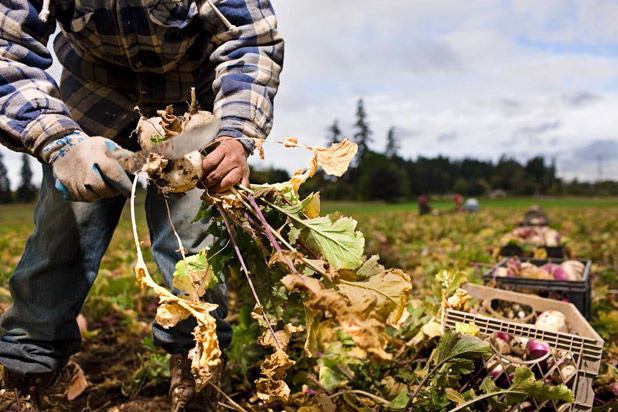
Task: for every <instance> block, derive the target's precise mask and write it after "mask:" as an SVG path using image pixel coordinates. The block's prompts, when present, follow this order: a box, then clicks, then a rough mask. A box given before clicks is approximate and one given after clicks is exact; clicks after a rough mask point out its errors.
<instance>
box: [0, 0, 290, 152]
mask: <svg viewBox="0 0 618 412" xmlns="http://www.w3.org/2000/svg"><path fill="white" fill-rule="evenodd" d="M51 4H52V8H51V15H50V18H49V19H48V21H47V22H43V21H42V20H41V19H40V18H39V17H38V14H39V12H40V10H41V4H40V1H39V0H0V107H1V110H0V142H1V143H2V144H4V145H5V146H8V147H9V148H11V149H13V150H17V151H27V152H30V153H32V154H34V155H36V156H39V158H41V160H43V161H46V160H47V159H45V156H42V148H44V147H45V146H46V145H49V144H50V143H51V142H53V141H54V140H56V139H58V138H60V137H62V136H64V135H66V134H67V133H69V132H71V131H73V130H83V131H84V132H85V133H87V134H89V135H99V136H104V137H107V138H110V139H116V138H117V137H118V135H119V133H121V132H122V131H125V130H126V129H127V128H128V127H130V126H131V125H133V124H134V123H135V121H136V120H137V119H138V117H139V114H138V113H137V112H136V111H135V110H134V108H135V106H138V107H139V108H140V111H141V113H142V114H148V115H150V114H152V113H153V111H154V110H155V109H161V108H163V107H164V106H165V105H167V104H173V103H176V104H179V103H182V104H183V105H182V107H181V109H182V110H180V111H184V109H186V106H184V103H185V102H187V101H188V100H189V94H190V88H191V87H196V91H197V95H198V101H199V103H200V104H201V106H202V107H203V108H204V109H206V110H212V111H213V112H214V113H215V115H216V116H217V117H219V118H220V119H221V129H220V132H219V135H220V136H222V135H225V136H232V137H236V138H241V137H254V138H265V137H266V136H267V135H268V133H269V132H270V129H271V127H272V120H273V107H272V105H273V99H274V96H275V94H276V92H277V88H278V85H279V73H280V71H281V66H282V61H283V40H282V39H281V38H280V36H279V35H278V33H277V30H276V25H277V22H276V18H275V15H274V12H273V10H272V7H271V4H270V1H269V0H224V1H221V2H218V4H217V5H216V7H217V8H218V11H220V12H221V13H222V14H223V16H225V17H226V18H227V19H228V20H229V22H230V23H231V24H232V25H234V26H236V30H233V29H234V27H232V29H230V27H229V26H228V25H229V23H228V25H226V24H224V21H223V20H224V19H222V18H221V17H220V16H218V15H217V10H215V9H214V8H213V7H212V5H211V4H209V2H207V1H205V0H75V1H73V0H52V3H51ZM56 21H57V22H58V24H59V26H60V30H61V31H60V33H59V34H58V36H57V37H56V39H55V40H54V50H55V52H56V55H57V56H58V59H59V60H60V62H61V63H62V65H63V67H64V69H63V73H62V79H61V82H60V84H61V86H60V89H58V87H57V85H56V83H55V81H54V80H53V79H52V78H51V77H50V76H49V75H48V74H47V73H46V72H45V69H47V68H49V67H50V65H51V63H52V58H51V54H50V52H49V50H47V48H46V44H47V40H48V38H49V36H50V35H51V34H52V33H53V32H54V30H55V25H56ZM243 143H244V144H245V147H247V149H249V150H252V147H253V144H252V142H250V141H248V140H245V141H243Z"/></svg>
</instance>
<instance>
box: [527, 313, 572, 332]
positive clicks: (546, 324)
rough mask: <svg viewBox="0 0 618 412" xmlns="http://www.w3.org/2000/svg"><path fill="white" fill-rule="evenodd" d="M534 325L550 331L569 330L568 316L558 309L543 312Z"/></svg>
mask: <svg viewBox="0 0 618 412" xmlns="http://www.w3.org/2000/svg"><path fill="white" fill-rule="evenodd" d="M534 326H536V327H537V328H539V329H542V330H546V331H550V332H568V328H567V323H566V316H564V314H563V313H562V312H558V311H556V310H547V311H545V312H543V313H541V314H540V315H539V317H538V318H537V319H536V322H535V323H534Z"/></svg>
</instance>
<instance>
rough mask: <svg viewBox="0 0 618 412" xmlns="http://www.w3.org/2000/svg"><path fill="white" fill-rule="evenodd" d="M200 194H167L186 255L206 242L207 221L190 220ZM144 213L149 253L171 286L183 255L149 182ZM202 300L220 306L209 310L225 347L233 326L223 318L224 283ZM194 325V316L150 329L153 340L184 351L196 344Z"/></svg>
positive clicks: (178, 350)
mask: <svg viewBox="0 0 618 412" xmlns="http://www.w3.org/2000/svg"><path fill="white" fill-rule="evenodd" d="M202 193H203V191H201V190H191V191H189V192H187V194H186V196H184V197H181V198H180V199H178V198H176V197H175V196H173V195H170V196H169V197H168V202H169V207H170V211H171V216H172V221H173V222H174V227H175V228H176V231H177V232H178V234H179V236H180V238H181V239H182V242H183V246H184V247H185V248H186V249H187V251H188V255H194V254H197V253H198V252H199V251H200V250H201V249H203V248H205V247H206V246H208V244H209V242H208V240H209V238H208V236H207V235H206V229H207V228H208V222H205V221H204V222H194V223H192V221H193V218H194V217H195V215H196V214H197V212H198V210H199V209H200V205H201V203H202V201H201V200H200V195H201V194H202ZM146 216H147V218H148V227H149V229H150V238H151V243H152V254H153V256H154V258H155V261H156V262H157V265H158V267H159V270H160V271H161V273H162V274H163V277H164V278H165V280H166V282H167V283H168V285H169V286H170V287H171V285H172V277H173V273H174V267H175V265H176V263H177V262H178V261H179V260H180V259H182V257H181V255H180V253H179V252H178V242H177V240H176V237H175V236H174V233H173V231H172V228H171V225H170V222H169V219H168V216H167V210H166V208H165V203H164V201H163V196H161V195H159V194H157V191H156V188H154V187H153V186H152V185H149V186H148V195H147V198H146ZM175 292H178V291H175ZM203 299H204V300H205V301H207V302H211V303H216V304H218V305H219V307H218V308H217V310H215V311H214V312H211V314H212V315H213V317H215V318H216V320H217V337H218V339H219V345H220V346H221V348H225V347H227V346H228V345H229V344H230V341H231V339H232V329H231V327H230V325H229V324H228V323H227V322H226V321H225V320H224V319H225V317H226V316H227V290H226V288H225V285H218V286H216V287H215V288H213V289H210V290H208V291H207V292H206V295H205V296H204V297H203ZM195 325H196V322H195V318H193V317H191V318H189V319H186V320H184V321H182V322H180V323H179V324H178V325H177V326H176V327H173V328H170V329H164V328H163V327H161V326H160V325H158V324H156V323H155V324H154V325H153V328H152V329H153V337H154V342H155V344H156V345H159V346H162V347H163V348H164V349H165V350H166V351H168V352H169V353H180V352H186V351H188V350H189V349H191V348H193V346H195V343H194V340H193V335H192V334H191V332H192V331H193V328H194V327H195Z"/></svg>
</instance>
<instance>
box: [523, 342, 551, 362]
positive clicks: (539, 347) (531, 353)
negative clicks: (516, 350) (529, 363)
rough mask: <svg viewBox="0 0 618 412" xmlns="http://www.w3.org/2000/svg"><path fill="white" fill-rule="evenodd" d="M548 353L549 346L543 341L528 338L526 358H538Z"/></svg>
mask: <svg viewBox="0 0 618 412" xmlns="http://www.w3.org/2000/svg"><path fill="white" fill-rule="evenodd" d="M548 353H549V346H547V344H545V343H544V342H540V341H537V340H532V339H530V340H528V343H526V359H528V360H535V359H540V358H542V357H544V356H545V355H547V354H548Z"/></svg>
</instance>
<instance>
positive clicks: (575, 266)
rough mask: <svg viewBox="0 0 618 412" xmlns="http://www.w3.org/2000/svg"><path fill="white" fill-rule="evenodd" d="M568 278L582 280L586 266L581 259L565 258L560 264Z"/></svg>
mask: <svg viewBox="0 0 618 412" xmlns="http://www.w3.org/2000/svg"><path fill="white" fill-rule="evenodd" d="M560 266H561V267H562V268H563V269H564V273H565V276H566V278H567V280H582V276H583V274H584V269H585V268H586V266H585V265H584V264H583V263H582V262H580V261H579V260H565V261H564V262H562V263H561V264H560Z"/></svg>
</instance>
